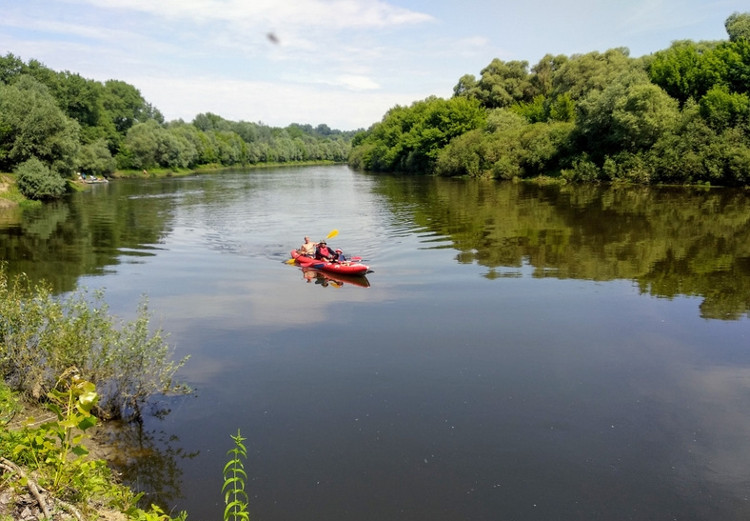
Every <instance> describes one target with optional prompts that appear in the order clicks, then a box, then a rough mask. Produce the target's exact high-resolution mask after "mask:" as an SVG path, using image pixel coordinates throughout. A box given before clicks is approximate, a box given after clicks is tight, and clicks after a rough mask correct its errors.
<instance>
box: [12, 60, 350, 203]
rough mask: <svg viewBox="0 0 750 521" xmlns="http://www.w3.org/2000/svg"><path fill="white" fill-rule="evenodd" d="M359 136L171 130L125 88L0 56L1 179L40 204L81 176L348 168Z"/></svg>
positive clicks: (198, 125)
mask: <svg viewBox="0 0 750 521" xmlns="http://www.w3.org/2000/svg"><path fill="white" fill-rule="evenodd" d="M353 135H354V132H343V131H339V130H334V129H331V128H329V127H328V126H327V125H325V124H320V125H318V126H316V127H313V126H311V125H309V124H304V125H302V124H297V123H293V124H291V125H289V126H287V127H285V128H278V127H270V126H267V125H264V124H263V123H254V122H247V121H229V120H226V119H224V118H222V117H220V116H218V115H216V114H211V113H203V114H198V115H197V116H196V117H195V118H194V119H193V121H192V122H190V123H187V122H185V121H182V120H176V121H169V122H165V120H164V116H163V115H162V114H161V112H159V110H158V109H157V108H156V107H154V106H153V105H151V104H150V103H148V102H147V101H146V100H145V99H144V98H143V96H142V95H141V93H140V92H139V91H138V89H137V88H136V87H134V86H133V85H130V84H128V83H126V82H124V81H119V80H114V79H113V80H107V81H105V82H103V83H102V82H99V81H95V80H90V79H86V78H83V77H82V76H80V75H79V74H75V73H71V72H69V71H63V72H56V71H54V70H52V69H50V68H48V67H46V66H44V65H43V64H42V63H40V62H39V61H37V60H33V59H32V60H29V61H28V63H26V62H24V61H23V60H21V59H20V58H19V57H17V56H14V55H13V54H10V53H9V54H7V55H5V56H0V172H14V173H16V174H17V181H18V185H19V188H20V189H21V190H22V192H24V194H25V195H27V196H30V197H31V198H34V199H46V198H55V197H58V196H60V195H61V194H62V193H64V191H65V189H66V179H69V178H72V177H73V176H74V175H75V173H76V172H81V173H82V174H85V175H93V176H107V175H109V174H110V173H112V172H114V171H115V170H128V169H135V170H139V171H140V170H148V169H153V168H167V169H193V168H197V167H200V166H203V165H220V166H241V165H252V164H258V163H277V162H282V163H284V162H295V161H313V160H324V161H336V162H341V161H346V160H347V158H348V155H349V152H350V149H351V138H352V136H353Z"/></svg>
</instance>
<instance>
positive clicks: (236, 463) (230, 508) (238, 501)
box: [221, 429, 250, 521]
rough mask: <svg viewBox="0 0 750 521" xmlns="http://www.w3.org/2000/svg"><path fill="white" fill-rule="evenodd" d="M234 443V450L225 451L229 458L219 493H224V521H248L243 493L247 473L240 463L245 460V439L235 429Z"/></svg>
mask: <svg viewBox="0 0 750 521" xmlns="http://www.w3.org/2000/svg"><path fill="white" fill-rule="evenodd" d="M230 437H231V438H232V441H234V448H232V449H230V450H228V451H227V455H229V456H231V458H230V460H229V461H228V462H227V464H226V465H224V485H223V486H222V487H221V491H222V492H223V493H224V503H225V504H226V507H225V508H224V521H229V520H230V519H231V520H233V521H249V519H250V514H248V511H247V503H248V497H247V492H245V480H246V479H247V473H246V472H245V466H244V464H243V463H242V460H243V459H246V458H247V449H246V448H245V445H244V444H243V443H242V442H243V441H245V440H246V439H247V438H243V437H242V436H241V435H240V430H239V429H237V435H236V436H232V435H231V434H230Z"/></svg>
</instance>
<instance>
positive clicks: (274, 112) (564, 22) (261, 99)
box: [0, 0, 750, 130]
mask: <svg viewBox="0 0 750 521" xmlns="http://www.w3.org/2000/svg"><path fill="white" fill-rule="evenodd" d="M748 11H750V4H748V3H747V0H742V1H736V0H522V1H519V0H505V1H501V0H450V1H449V0H391V1H387V0H0V55H3V56H5V55H7V54H8V53H12V54H13V55H15V56H17V57H19V58H21V59H22V60H23V61H24V62H27V63H28V61H29V60H31V59H35V60H38V61H40V62H41V63H42V64H44V65H45V66H47V67H49V68H51V69H53V70H55V71H70V72H71V73H77V74H80V75H81V76H83V77H85V78H88V79H93V80H97V81H101V82H104V81H106V80H108V79H116V80H121V81H125V82H127V83H129V84H131V85H133V86H134V87H136V88H137V89H138V90H139V91H140V92H141V94H142V95H143V97H144V98H145V99H146V101H147V102H149V103H151V104H152V105H153V106H154V107H156V108H157V109H159V111H160V112H161V113H162V114H163V115H164V117H165V119H166V120H167V121H171V120H177V119H182V120H184V121H186V122H190V121H192V120H193V118H194V117H195V116H196V115H197V114H200V113H206V112H211V113H214V114H217V115H219V116H221V117H223V118H225V119H228V120H232V121H252V122H260V123H263V124H265V125H270V126H277V127H285V126H287V125H289V124H291V123H299V124H310V125H313V126H317V125H319V124H326V125H328V126H329V127H331V128H334V129H339V130H356V129H360V128H368V127H369V126H370V125H372V124H373V123H376V122H378V121H380V120H382V118H383V116H384V115H385V113H386V112H387V111H388V110H389V109H390V108H392V107H394V106H396V105H401V106H408V105H411V104H412V103H413V102H415V101H418V100H423V99H425V98H426V97H428V96H438V97H442V98H449V97H450V96H451V95H452V93H453V87H454V86H455V85H456V83H458V80H459V78H461V77H462V76H463V75H465V74H472V75H474V76H475V77H477V78H478V77H479V76H480V75H481V70H482V69H483V68H484V67H485V66H487V65H488V64H489V63H490V62H491V61H492V60H493V59H494V58H499V59H500V60H503V61H511V60H523V61H526V62H528V63H529V66H530V67H531V66H533V65H535V64H536V63H538V62H539V61H540V60H541V58H542V57H543V56H544V55H546V54H554V55H558V54H564V55H566V56H571V55H573V54H585V53H588V52H592V51H599V52H603V51H606V50H607V49H611V48H615V47H627V48H628V49H629V50H630V55H631V56H632V57H638V56H642V55H647V54H651V53H653V52H656V51H659V50H662V49H665V48H667V47H669V46H670V44H671V43H672V42H673V41H676V40H694V41H701V40H726V39H727V34H726V30H725V28H724V21H725V20H726V18H727V17H728V16H729V15H730V14H732V13H734V12H748Z"/></svg>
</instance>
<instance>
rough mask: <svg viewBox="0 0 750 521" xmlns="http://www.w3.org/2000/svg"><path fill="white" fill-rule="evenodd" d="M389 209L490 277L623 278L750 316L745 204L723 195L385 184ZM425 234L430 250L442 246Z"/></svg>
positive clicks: (704, 312) (714, 310) (708, 312)
mask: <svg viewBox="0 0 750 521" xmlns="http://www.w3.org/2000/svg"><path fill="white" fill-rule="evenodd" d="M378 190H379V192H380V193H382V194H384V195H386V196H387V197H388V198H389V199H390V200H391V201H392V202H393V205H394V207H402V206H403V203H404V202H405V201H409V202H410V203H411V204H410V205H409V207H408V210H407V212H409V213H411V214H412V218H413V222H414V223H415V224H416V225H417V226H420V227H422V228H423V229H425V230H429V231H430V232H432V233H434V234H435V235H436V236H438V237H447V238H449V239H450V240H451V247H453V248H455V249H457V250H458V251H459V253H458V254H457V255H456V260H457V261H458V262H460V263H464V264H469V263H477V264H478V265H480V266H485V267H487V272H486V275H485V276H486V277H487V278H488V279H495V278H503V277H508V276H516V275H515V274H514V273H513V271H507V268H514V267H515V268H518V267H521V266H523V265H525V264H527V265H529V266H532V267H533V268H534V272H533V275H532V276H534V277H540V278H544V277H554V278H560V279H567V278H572V279H587V280H596V281H605V280H615V279H629V280H633V281H635V282H636V283H637V285H638V287H639V288H640V290H641V291H642V292H644V293H649V294H651V295H655V296H658V297H664V298H670V299H671V298H674V297H676V296H678V295H684V296H700V297H702V298H703V299H704V300H703V303H702V304H701V307H700V309H701V316H702V317H704V318H713V319H728V320H733V319H738V318H740V317H742V316H743V315H746V314H747V313H748V310H750V212H748V211H747V209H748V207H750V198H749V197H748V194H747V193H746V192H743V191H740V190H728V189H714V190H710V189H697V188H653V187H603V186H557V185H553V186H535V185H528V184H516V183H510V182H508V183H500V184H498V183H494V182H492V183H485V182H476V181H462V180H451V179H440V178H434V179H427V180H423V179H413V178H400V177H385V178H381V179H380V183H379V184H378ZM433 241H434V239H433V238H432V237H431V236H429V235H426V237H425V240H424V243H425V244H426V245H427V246H428V247H437V248H443V247H445V245H444V244H442V243H440V242H437V244H436V245H435V244H433Z"/></svg>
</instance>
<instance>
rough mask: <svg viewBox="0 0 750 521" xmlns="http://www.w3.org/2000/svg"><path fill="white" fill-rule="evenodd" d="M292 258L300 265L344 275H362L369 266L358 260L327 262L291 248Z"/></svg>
mask: <svg viewBox="0 0 750 521" xmlns="http://www.w3.org/2000/svg"><path fill="white" fill-rule="evenodd" d="M291 255H292V258H293V259H294V260H295V261H296V262H297V264H299V265H300V266H306V267H309V268H315V269H316V270H322V271H327V272H329V273H341V274H345V275H364V274H365V273H367V272H368V271H369V270H370V267H369V266H368V265H366V264H362V263H361V262H360V261H343V262H329V261H323V260H318V259H313V258H312V257H308V256H306V255H301V254H300V253H299V252H298V251H297V250H292V252H291Z"/></svg>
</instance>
